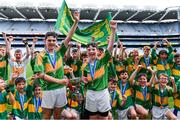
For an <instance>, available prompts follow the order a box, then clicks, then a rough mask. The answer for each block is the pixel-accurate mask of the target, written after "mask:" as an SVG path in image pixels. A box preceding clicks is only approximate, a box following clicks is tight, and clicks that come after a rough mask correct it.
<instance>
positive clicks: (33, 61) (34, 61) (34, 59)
mask: <svg viewBox="0 0 180 120" xmlns="http://www.w3.org/2000/svg"><path fill="white" fill-rule="evenodd" d="M35 63H36V57H35V58H33V59H31V61H30V65H31V68H32V71H33V73H34V66H35Z"/></svg>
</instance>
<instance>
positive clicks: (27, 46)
mask: <svg viewBox="0 0 180 120" xmlns="http://www.w3.org/2000/svg"><path fill="white" fill-rule="evenodd" d="M22 41H23V43H24V45H25V47H26V57H25V59H28V58H29V56H30V48H29V45H28V41H27V39H26V38H23V39H22Z"/></svg>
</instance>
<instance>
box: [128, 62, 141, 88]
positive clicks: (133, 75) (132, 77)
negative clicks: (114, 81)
mask: <svg viewBox="0 0 180 120" xmlns="http://www.w3.org/2000/svg"><path fill="white" fill-rule="evenodd" d="M142 67H143V66H142V65H138V67H137V68H136V70H135V71H134V72H133V73H132V74H131V76H130V78H129V80H130V84H131V85H132V86H133V85H134V78H135V77H136V75H137V73H138V72H139V70H140V69H141V68H142Z"/></svg>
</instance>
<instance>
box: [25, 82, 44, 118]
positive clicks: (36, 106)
mask: <svg viewBox="0 0 180 120" xmlns="http://www.w3.org/2000/svg"><path fill="white" fill-rule="evenodd" d="M33 91H34V94H33V96H32V97H31V99H30V101H29V104H28V119H33V120H37V119H39V120H41V119H42V107H41V101H42V90H41V86H40V85H39V84H35V85H34V86H33Z"/></svg>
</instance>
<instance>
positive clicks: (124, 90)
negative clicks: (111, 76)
mask: <svg viewBox="0 0 180 120" xmlns="http://www.w3.org/2000/svg"><path fill="white" fill-rule="evenodd" d="M118 89H120V92H121V94H122V99H124V100H125V104H123V106H121V107H119V108H118V117H119V119H120V120H123V119H127V118H128V115H129V117H130V118H131V119H136V116H137V114H136V111H135V108H134V103H133V99H132V97H133V93H132V87H131V84H130V81H129V75H128V72H127V71H125V70H122V71H121V72H120V80H119V81H118Z"/></svg>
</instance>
